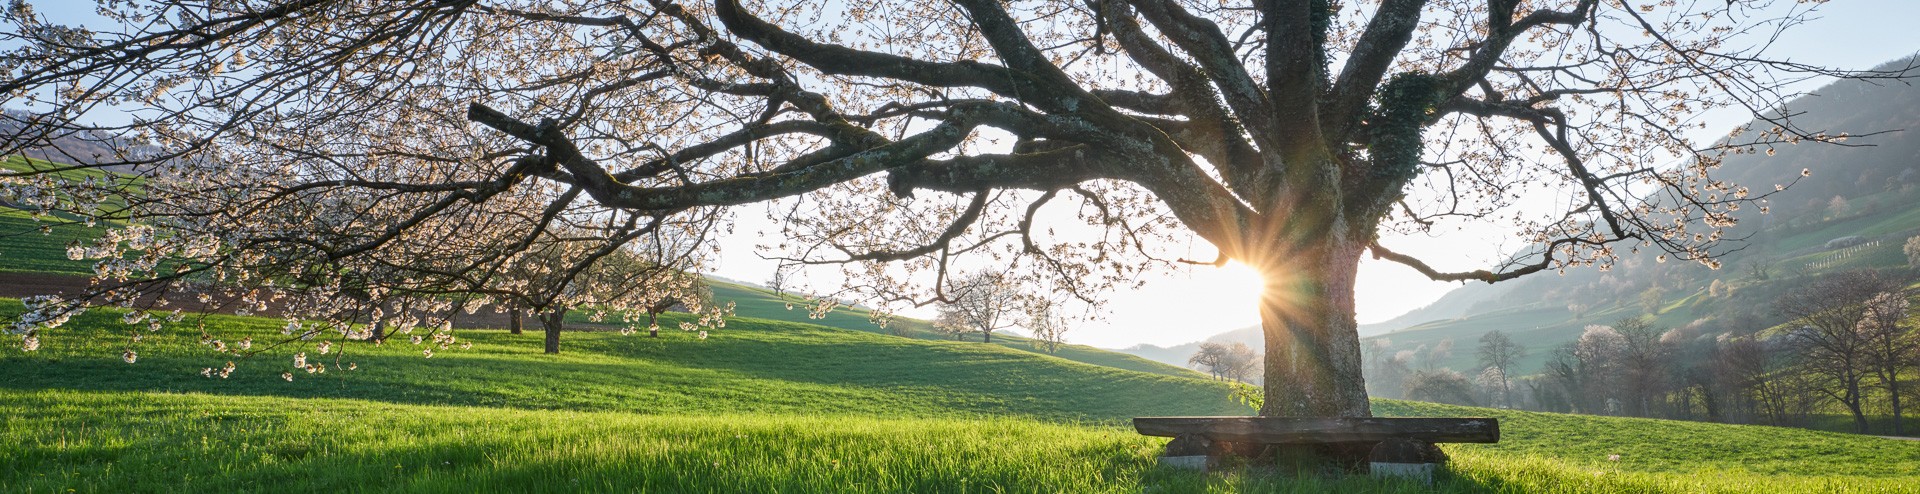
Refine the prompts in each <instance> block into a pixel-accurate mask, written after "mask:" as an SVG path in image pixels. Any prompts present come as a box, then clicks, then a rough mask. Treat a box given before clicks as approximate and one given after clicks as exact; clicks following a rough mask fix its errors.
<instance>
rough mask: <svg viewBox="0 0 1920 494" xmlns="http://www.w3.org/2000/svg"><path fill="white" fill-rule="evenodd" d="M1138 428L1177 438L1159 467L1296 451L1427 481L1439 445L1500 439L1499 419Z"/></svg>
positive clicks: (1145, 422) (1157, 422)
mask: <svg viewBox="0 0 1920 494" xmlns="http://www.w3.org/2000/svg"><path fill="white" fill-rule="evenodd" d="M1133 428H1134V429H1135V430H1137V431H1140V433H1141V434H1144V435H1148V436H1159V437H1171V438H1174V439H1173V441H1171V442H1169V443H1167V451H1166V453H1165V454H1164V455H1162V456H1161V457H1160V462H1161V463H1162V464H1165V465H1169V466H1175V467H1180V468H1192V469H1198V470H1206V469H1207V468H1209V467H1211V466H1214V465H1217V464H1218V462H1219V460H1220V459H1221V458H1223V457H1228V456H1246V457H1261V456H1272V455H1274V454H1276V453H1277V452H1278V451H1276V450H1278V449H1289V447H1294V448H1291V449H1296V450H1302V451H1308V452H1310V454H1313V455H1315V456H1318V457H1320V458H1323V459H1328V460H1332V461H1334V462H1335V463H1336V464H1343V466H1345V467H1347V468H1350V469H1354V470H1362V469H1364V470H1366V471H1371V472H1374V473H1375V474H1376V475H1406V476H1413V477H1417V478H1423V479H1431V477H1432V471H1433V468H1434V466H1436V465H1439V464H1441V463H1444V462H1446V455H1445V454H1444V453H1441V452H1440V448H1438V447H1435V446H1434V444H1436V443H1493V442H1499V441H1500V421H1499V420H1496V419H1492V418H1430V417H1412V418H1398V417H1392V418H1389V417H1349V418H1299V417H1138V418H1135V419H1133Z"/></svg>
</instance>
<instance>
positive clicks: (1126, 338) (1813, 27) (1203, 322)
mask: <svg viewBox="0 0 1920 494" xmlns="http://www.w3.org/2000/svg"><path fill="white" fill-rule="evenodd" d="M31 3H33V4H34V5H35V7H36V8H38V9H40V10H41V11H42V12H47V13H50V14H52V17H54V18H55V19H56V22H59V21H61V20H68V22H72V21H71V20H74V19H89V18H97V17H95V16H93V15H92V12H91V11H92V8H93V7H92V3H93V2H86V1H78V0H60V1H51V2H48V1H35V2H31ZM1779 3H1781V4H1783V5H1784V4H1788V3H1793V2H1792V1H1791V0H1780V2H1779ZM1815 17H1816V18H1815V19H1813V20H1811V21H1809V22H1807V23H1806V24H1804V25H1801V26H1798V28H1797V29H1795V30H1791V31H1789V32H1788V33H1787V34H1786V35H1785V36H1784V37H1783V38H1782V39H1780V40H1779V41H1778V42H1777V43H1776V45H1775V48H1774V49H1773V50H1772V51H1769V52H1768V53H1769V54H1770V55H1772V56H1775V57H1784V58H1787V59H1792V60H1795V61H1801V62H1808V63H1814V64H1818V65H1825V66H1832V67H1841V68H1868V67H1871V66H1873V65H1876V64H1879V63H1881V62H1885V61H1888V60H1892V59H1894V58H1898V57H1901V56H1905V55H1910V54H1913V53H1915V52H1916V51H1920V28H1916V26H1915V25H1914V21H1915V20H1916V19H1920V1H1914V0H1839V1H1833V2H1829V3H1827V4H1826V5H1824V6H1823V7H1821V9H1820V10H1819V11H1818V14H1817V15H1816V16H1815ZM82 22H85V21H82ZM1806 89H1812V87H1808V88H1806ZM1708 119H1709V125H1708V128H1709V130H1708V132H1716V133H1717V132H1725V131H1726V129H1729V128H1731V127H1732V126H1734V125H1738V124H1740V123H1743V122H1745V121H1746V120H1747V116H1746V115H1741V114H1735V113H1731V112H1729V113H1726V114H1722V115H1710V116H1708ZM759 207H762V206H745V207H743V208H741V209H740V210H738V211H736V214H735V217H736V218H737V219H738V221H739V223H738V224H737V225H736V226H735V228H734V229H733V231H732V232H731V233H730V234H729V235H728V236H726V237H724V238H721V239H720V245H721V246H722V250H721V254H720V258H719V259H718V260H717V262H715V263H714V264H713V265H712V266H711V269H712V272H713V274H717V275H720V276H724V277H727V278H732V279H736V280H741V281H747V282H763V281H765V280H767V279H768V278H769V277H771V275H772V273H773V268H774V266H775V263H774V262H773V261H769V260H765V259H761V258H760V257H759V255H757V254H756V250H755V249H754V246H755V245H762V244H771V243H775V242H774V241H773V240H772V239H771V237H769V236H767V235H766V234H765V233H763V232H769V231H777V228H773V227H772V225H771V224H768V223H767V222H766V220H764V219H763V218H764V217H765V215H764V214H762V211H761V210H759V209H756V208H759ZM1195 242H1200V241H1199V240H1195ZM1382 243H1383V244H1386V245H1389V246H1392V247H1394V248H1395V249H1396V250H1400V251H1403V252H1410V253H1416V254H1417V255H1418V256H1419V257H1421V258H1422V259H1424V260H1426V261H1427V262H1428V263H1430V264H1433V265H1434V266H1435V267H1436V268H1438V269H1441V270H1445V271H1458V270H1468V269H1482V268H1487V267H1491V266H1492V263H1493V262H1494V261H1496V260H1498V259H1501V258H1502V257H1503V254H1506V253H1507V252H1509V251H1510V250H1511V249H1515V248H1519V247H1521V246H1524V245H1525V244H1524V243H1523V242H1520V241H1518V240H1516V239H1511V238H1507V237H1506V234H1505V233H1504V232H1503V230H1499V229H1495V228H1492V227H1489V226H1480V227H1470V228H1465V229H1462V230H1458V231H1451V232H1441V233H1438V234H1436V235H1435V236H1431V237H1428V236H1421V237H1417V238H1412V237H1394V236H1387V237H1384V238H1383V239H1382ZM1195 250H1196V251H1201V252H1205V251H1208V249H1206V248H1204V247H1201V248H1196V249H1195ZM830 269H831V268H828V270H830ZM1535 276H1553V274H1547V273H1542V274H1538V275H1535ZM1358 285H1359V286H1358V290H1357V293H1356V306H1357V315H1358V319H1359V321H1360V322H1361V323H1362V324H1366V323H1373V322H1380V321H1385V320H1387V319H1391V318H1393V317H1395V316H1398V315H1400V314H1403V313H1405V312H1407V311H1409V310H1413V309H1417V308H1420V307H1423V306H1425V305H1427V304H1430V303H1432V302H1433V301H1434V300H1435V299H1438V298H1439V297H1440V296H1441V295H1444V294H1445V293H1446V292H1447V291H1449V290H1452V289H1454V288H1456V287H1458V286H1460V285H1459V284H1458V283H1443V282H1435V281H1431V280H1428V279H1426V278H1425V277H1424V276H1422V275H1420V274H1419V273H1417V272H1415V271H1413V270H1412V269H1410V268H1407V267H1404V266H1401V265H1399V264H1394V263H1391V262H1384V261H1375V260H1372V259H1363V260H1362V262H1361V265H1360V272H1359V279H1358ZM1259 289H1260V281H1259V277H1258V276H1257V275H1255V274H1254V273H1253V272H1252V270H1250V269H1248V268H1246V267H1244V266H1241V265H1239V264H1229V265H1228V266H1226V267H1224V268H1213V267H1196V268H1189V269H1185V270H1180V271H1177V272H1173V273H1169V274H1166V275H1164V276H1156V277H1153V278H1149V279H1147V280H1146V285H1145V286H1144V287H1142V288H1140V289H1138V290H1123V291H1118V292H1114V293H1110V294H1107V295H1106V297H1105V299H1106V300H1107V301H1108V305H1107V307H1106V311H1105V314H1104V317H1103V318H1102V320H1097V321H1091V322H1087V323H1084V324H1081V325H1079V326H1078V327H1076V328H1075V329H1074V330H1073V331H1072V332H1070V333H1068V335H1067V338H1068V340H1070V341H1072V342H1074V343H1082V344H1089V345H1094V346H1099V347H1106V348H1123V347H1127V346H1132V345H1136V344H1141V343H1147V344H1155V345H1161V346H1167V345H1174V344H1180V343H1185V342H1189V341H1196V340H1200V339H1203V338H1205V337H1207V336H1211V335H1213V334H1216V333H1220V332H1223V331H1229V330H1233V329H1237V328H1242V327H1247V326H1251V325H1255V324H1257V323H1258V322H1259V317H1258V315H1257V313H1256V312H1255V306H1256V304H1257V302H1258V297H1259V295H1258V294H1259ZM907 315H909V316H916V317H931V315H932V314H931V310H930V309H929V310H923V311H919V312H908V313H907Z"/></svg>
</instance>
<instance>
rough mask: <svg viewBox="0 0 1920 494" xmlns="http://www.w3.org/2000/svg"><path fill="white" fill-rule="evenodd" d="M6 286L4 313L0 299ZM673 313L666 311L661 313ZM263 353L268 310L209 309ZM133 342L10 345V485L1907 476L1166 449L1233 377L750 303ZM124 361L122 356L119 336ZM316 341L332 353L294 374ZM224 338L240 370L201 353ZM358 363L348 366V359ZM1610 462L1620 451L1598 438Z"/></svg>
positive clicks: (1652, 432)
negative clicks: (606, 325) (542, 337)
mask: <svg viewBox="0 0 1920 494" xmlns="http://www.w3.org/2000/svg"><path fill="white" fill-rule="evenodd" d="M8 304H9V305H7V306H6V307H9V308H8V309H5V310H18V309H17V308H18V305H17V303H12V302H9V303H8ZM669 318H670V319H675V318H677V316H669ZM205 322H206V327H207V328H208V331H209V334H210V336H211V337H213V338H219V339H222V341H226V342H234V341H238V338H241V337H248V336H251V337H253V338H254V340H255V341H256V342H259V343H260V344H259V345H257V346H255V347H254V349H255V350H259V349H262V348H265V347H267V346H268V342H271V341H276V338H277V337H278V335H277V333H276V332H274V330H273V328H275V327H277V326H278V325H279V324H280V321H277V320H272V319H260V318H237V317H214V318H210V319H207V320H206V321H205ZM178 325H179V326H181V327H178V328H169V329H164V330H162V331H159V332H151V333H148V332H145V331H144V330H142V333H144V336H143V338H142V341H140V342H137V343H134V342H130V341H129V338H128V335H129V334H130V333H129V332H128V330H127V329H126V328H127V326H126V325H125V324H123V323H121V322H120V321H119V317H118V314H117V313H115V311H112V310H96V311H94V312H91V313H89V314H87V315H85V316H83V317H81V318H78V319H77V320H76V321H74V323H72V324H71V325H70V326H69V327H68V328H63V329H61V330H59V331H56V332H52V333H49V334H47V335H46V336H45V338H46V339H45V346H44V347H43V348H42V349H41V350H39V351H38V352H34V353H23V352H21V351H20V350H19V349H18V348H17V347H15V346H11V345H10V346H8V347H6V348H4V349H0V375H5V376H8V379H6V380H4V381H3V382H0V416H4V417H6V420H4V421H0V457H5V458H7V459H8V461H6V462H0V491H6V492H52V491H61V492H65V491H67V490H73V491H76V492H99V491H129V490H134V491H147V490H198V491H206V490H239V491H256V490H269V489H271V490H282V491H284V490H294V491H309V490H310V491H331V490H342V489H346V490H354V491H428V492H440V491H462V492H466V491H472V490H475V489H481V490H490V491H581V490H587V491H645V492H1141V491H1152V492H1255V491H1257V492H1786V491H1793V492H1819V491H1827V492H1912V490H1911V489H1913V487H1914V486H1916V485H1920V442H1910V441H1895V440H1886V439H1878V438H1872V437H1865V436H1852V435H1843V434H1828V433H1820V432H1812V431H1803V430H1787V429H1774V428H1765V427H1749V426H1729V425H1717V424H1702V423H1684V422H1670V421H1659V420H1643V419H1625V418H1608V417H1584V416H1570V415H1558V414H1546V413H1526V412H1507V411H1496V410H1486V409H1473V408H1464V407H1449V406H1441V405H1430V404H1419V403H1409V402H1396V401H1381V402H1379V403H1376V410H1377V411H1378V413H1382V414H1386V415H1400V416H1479V415H1492V416H1497V417H1500V418H1501V419H1502V420H1503V425H1504V427H1503V437H1502V442H1501V443H1499V444H1495V445H1450V446H1447V451H1448V453H1449V454H1450V455H1452V456H1453V458H1454V461H1453V463H1451V467H1450V473H1449V474H1446V475H1443V476H1442V478H1441V480H1440V482H1439V483H1438V484H1437V485H1436V486H1433V487H1426V486H1420V485H1417V484H1410V483H1405V482H1401V481H1393V480H1373V479H1368V478H1364V477H1343V478H1322V477H1307V478H1299V477H1293V476H1291V475H1282V474H1277V473H1272V472H1268V471H1263V470H1239V471H1231V472H1227V473H1215V474H1195V473H1190V472H1184V471H1173V470H1167V469H1162V468H1159V467H1156V466H1155V463H1154V456H1155V455H1157V454H1158V451H1159V449H1160V447H1161V446H1162V445H1163V444H1164V442H1165V440H1164V439H1158V438H1147V437H1143V436H1139V435H1137V434H1134V433H1133V432H1132V431H1131V430H1130V429H1129V428H1127V427H1125V426H1124V425H1123V424H1124V420H1125V419H1126V418H1128V417H1131V416H1136V415H1174V414H1237V413H1245V412H1246V411H1247V409H1246V408H1244V407H1241V406H1239V405H1236V404H1234V403H1231V402H1230V401H1229V400H1228V399H1227V397H1226V390H1225V389H1224V387H1223V385H1222V384H1220V383H1217V382H1211V381H1207V380H1204V379H1192V378H1182V377H1171V376H1160V375H1153V374H1147V373H1141V372H1133V371H1126V370H1117V369H1112V368H1107V367H1102V366H1094V365H1086V364H1081V363H1077V362H1072V361H1068V360H1064V359H1058V358H1052V357H1047V356H1043V355H1036V354H1033V353H1030V352H1022V351H1014V350H1011V349H1006V348H999V347H996V346H990V345H981V344H977V343H961V342H945V341H916V340H910V339H903V338H897V337H888V336H881V335H874V334H869V333H862V332H857V331H848V330H841V329H834V328H825V327H819V326H809V325H801V324H793V323H785V322H778V321H766V320H761V319H751V318H741V319H740V320H738V321H736V322H734V323H731V324H729V325H728V328H727V329H725V330H720V331H715V332H712V333H710V336H709V338H707V339H704V340H703V339H699V338H698V337H697V336H696V335H694V334H692V333H687V332H679V331H669V332H666V333H663V336H662V337H661V338H657V339H653V338H646V337H644V336H638V335H635V336H623V335H620V334H618V333H614V332H581V333H576V334H574V335H570V336H569V338H570V342H569V346H568V353H565V354H561V355H544V354H541V353H538V343H537V340H538V337H537V336H535V335H523V336H518V337H515V336H512V335H507V334H505V333H503V332H499V331H485V330H464V331H459V332H457V333H456V335H457V336H458V337H459V338H461V339H462V340H463V341H470V342H472V343H474V346H473V348H471V349H461V348H460V347H459V346H457V343H456V346H452V347H449V348H447V349H439V350H437V352H436V353H435V354H434V356H433V357H431V358H426V357H424V356H423V355H422V353H421V349H422V347H420V346H414V345H411V344H408V343H406V342H402V341H398V340H396V341H395V342H393V343H389V344H388V345H385V346H379V347H375V346H371V345H367V344H364V343H349V344H346V345H344V346H339V347H335V348H336V350H335V351H333V352H330V353H328V354H326V355H320V354H319V353H318V351H317V350H316V349H315V348H314V347H313V344H314V343H313V342H294V343H289V344H287V345H286V346H283V347H280V348H275V349H273V350H271V351H267V352H264V353H261V354H259V355H256V356H253V357H251V358H247V357H237V356H234V355H230V354H221V353H217V352H215V351H214V350H213V349H212V348H211V347H210V346H208V345H202V344H201V343H199V340H200V337H199V336H198V334H197V332H195V331H193V330H192V328H193V327H195V326H194V325H195V323H194V322H193V321H191V320H190V321H186V322H182V323H178ZM129 346H131V347H132V348H134V349H135V350H136V351H138V352H139V357H138V359H137V361H136V362H135V363H133V364H126V363H123V362H121V361H120V360H119V353H120V352H121V350H122V349H123V348H127V347H129ZM296 350H304V351H306V352H307V356H308V357H310V358H312V360H313V361H316V362H322V363H325V364H327V367H328V369H329V370H328V371H327V372H326V373H307V372H305V371H294V372H295V373H296V375H295V376H294V379H293V380H292V381H287V380H285V379H283V378H282V377H281V374H280V373H281V372H286V371H292V370H293V369H292V368H291V362H290V361H289V359H288V355H289V354H290V353H291V352H294V351H296ZM228 360H232V361H234V362H235V364H236V370H235V371H234V373H233V374H232V376H231V377H230V378H227V379H221V378H218V377H202V376H201V375H200V369H203V368H206V367H209V366H212V367H218V366H221V365H223V364H224V362H226V361H228ZM350 368H351V369H355V370H348V369H350ZM1612 454H1618V455H1621V459H1620V460H1619V461H1617V462H1615V461H1609V460H1608V459H1607V455H1612Z"/></svg>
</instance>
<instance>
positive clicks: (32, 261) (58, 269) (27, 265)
mask: <svg viewBox="0 0 1920 494" xmlns="http://www.w3.org/2000/svg"><path fill="white" fill-rule="evenodd" d="M48 224H49V225H51V226H52V227H51V228H50V229H49V230H47V231H45V232H42V231H41V230H40V223H38V222H35V221H34V220H33V217H31V216H28V215H27V213H25V212H22V211H20V210H16V209H9V208H4V207H0V259H4V261H0V271H13V272H39V273H55V274H68V275H92V274H93V263H92V262H90V261H75V260H71V259H67V244H69V243H76V242H78V243H89V242H92V241H93V239H94V238H96V237H97V236H98V235H99V234H100V230H99V229H98V228H88V227H86V226H85V225H80V224H70V223H66V222H64V221H62V220H58V219H52V220H50V222H49V223H48Z"/></svg>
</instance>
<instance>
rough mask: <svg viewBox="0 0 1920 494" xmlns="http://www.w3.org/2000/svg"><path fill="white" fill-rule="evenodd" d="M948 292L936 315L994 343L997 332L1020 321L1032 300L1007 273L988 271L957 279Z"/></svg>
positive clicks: (982, 339) (954, 325)
mask: <svg viewBox="0 0 1920 494" xmlns="http://www.w3.org/2000/svg"><path fill="white" fill-rule="evenodd" d="M947 293H949V294H951V296H950V297H949V298H948V300H947V301H946V303H944V304H941V305H940V313H939V316H937V317H936V319H937V320H938V321H944V322H946V324H947V326H948V327H950V328H951V329H953V330H958V331H966V332H973V333H980V341H982V342H985V343H993V332H995V331H999V330H1002V329H1007V328H1011V327H1014V326H1016V325H1018V324H1019V323H1020V322H1021V321H1020V319H1019V316H1020V314H1022V313H1024V312H1026V310H1027V307H1028V306H1029V302H1030V301H1029V300H1027V297H1028V296H1027V295H1026V294H1023V293H1021V292H1020V289H1019V288H1018V287H1016V286H1014V285H1013V282H1012V281H1011V280H1009V279H1008V278H1007V277H1006V276H1003V275H1001V274H999V273H993V272H987V271H980V272H975V273H971V274H967V275H964V276H961V277H959V278H956V279H954V280H953V282H952V284H951V285H950V286H949V287H948V288H947Z"/></svg>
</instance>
